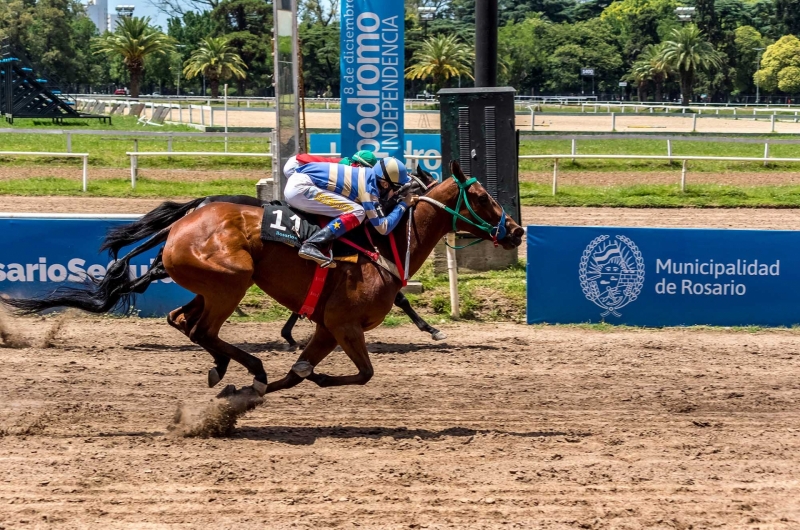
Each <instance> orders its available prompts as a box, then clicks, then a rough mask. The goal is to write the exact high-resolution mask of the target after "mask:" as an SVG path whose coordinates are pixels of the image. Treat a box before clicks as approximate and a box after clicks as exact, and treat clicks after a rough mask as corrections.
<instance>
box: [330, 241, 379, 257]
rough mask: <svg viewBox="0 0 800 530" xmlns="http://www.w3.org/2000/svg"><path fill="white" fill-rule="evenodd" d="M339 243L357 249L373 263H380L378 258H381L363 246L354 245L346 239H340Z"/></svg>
mask: <svg viewBox="0 0 800 530" xmlns="http://www.w3.org/2000/svg"><path fill="white" fill-rule="evenodd" d="M339 241H341V242H342V243H344V244H345V245H349V246H351V247H353V248H354V249H356V250H357V251H359V252H363V253H364V255H366V256H367V257H368V258H369V259H371V260H372V261H378V258H379V257H380V256H378V253H377V252H372V251H371V250H367V249H365V248H364V247H362V246H359V245H356V244H355V243H353V242H352V241H350V240H349V239H347V238H346V237H340V238H339Z"/></svg>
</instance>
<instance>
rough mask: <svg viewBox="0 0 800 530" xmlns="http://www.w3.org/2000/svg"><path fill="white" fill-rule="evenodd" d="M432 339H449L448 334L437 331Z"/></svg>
mask: <svg viewBox="0 0 800 530" xmlns="http://www.w3.org/2000/svg"><path fill="white" fill-rule="evenodd" d="M431 338H433V340H444V339H446V338H447V333H445V332H444V331H438V330H437V331H436V332H435V333H431Z"/></svg>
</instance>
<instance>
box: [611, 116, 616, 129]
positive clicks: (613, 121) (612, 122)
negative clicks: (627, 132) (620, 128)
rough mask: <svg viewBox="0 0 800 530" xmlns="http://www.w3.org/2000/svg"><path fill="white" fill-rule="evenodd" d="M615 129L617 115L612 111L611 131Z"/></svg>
mask: <svg viewBox="0 0 800 530" xmlns="http://www.w3.org/2000/svg"><path fill="white" fill-rule="evenodd" d="M616 130H617V116H616V114H614V113H613V112H612V113H611V132H614V131H616Z"/></svg>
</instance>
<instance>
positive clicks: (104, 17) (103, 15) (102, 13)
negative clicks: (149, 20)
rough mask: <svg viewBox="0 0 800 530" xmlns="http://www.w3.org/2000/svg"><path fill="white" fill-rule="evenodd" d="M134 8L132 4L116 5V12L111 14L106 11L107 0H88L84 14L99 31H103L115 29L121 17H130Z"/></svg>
mask: <svg viewBox="0 0 800 530" xmlns="http://www.w3.org/2000/svg"><path fill="white" fill-rule="evenodd" d="M135 8H136V6H132V5H118V6H117V7H116V8H114V9H115V11H116V12H117V13H116V14H111V13H109V12H108V0H89V1H88V2H87V4H86V15H87V16H88V17H89V19H90V20H91V21H92V22H94V25H95V27H96V28H97V30H98V31H99V32H100V33H105V32H106V31H114V30H115V29H117V23H118V22H119V19H120V18H121V17H132V16H133V10H134V9H135Z"/></svg>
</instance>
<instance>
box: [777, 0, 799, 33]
mask: <svg viewBox="0 0 800 530" xmlns="http://www.w3.org/2000/svg"><path fill="white" fill-rule="evenodd" d="M775 11H776V14H777V15H778V17H777V18H778V20H779V21H780V27H781V29H782V30H783V31H782V32H783V33H784V34H786V33H791V34H793V35H800V0H775Z"/></svg>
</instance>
